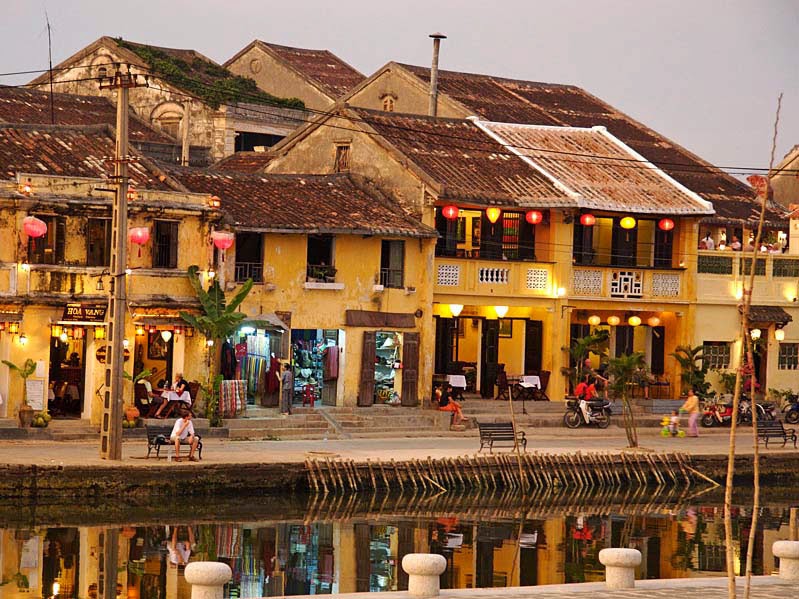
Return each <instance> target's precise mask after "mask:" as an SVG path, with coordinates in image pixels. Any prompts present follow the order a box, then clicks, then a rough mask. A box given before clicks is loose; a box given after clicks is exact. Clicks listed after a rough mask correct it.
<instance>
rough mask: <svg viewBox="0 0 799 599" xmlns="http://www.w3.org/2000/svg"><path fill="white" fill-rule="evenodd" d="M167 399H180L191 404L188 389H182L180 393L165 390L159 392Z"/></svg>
mask: <svg viewBox="0 0 799 599" xmlns="http://www.w3.org/2000/svg"><path fill="white" fill-rule="evenodd" d="M161 397H163V398H164V399H165V400H167V401H181V402H183V403H185V404H188V405H191V394H190V393H189V392H188V391H184V392H183V393H181V394H180V395H178V394H177V393H175V392H174V391H170V390H168V389H167V390H166V391H164V392H163V393H162V394H161Z"/></svg>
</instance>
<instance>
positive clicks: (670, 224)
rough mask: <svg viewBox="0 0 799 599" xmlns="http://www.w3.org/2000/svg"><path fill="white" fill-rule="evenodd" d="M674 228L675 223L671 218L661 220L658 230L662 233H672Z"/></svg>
mask: <svg viewBox="0 0 799 599" xmlns="http://www.w3.org/2000/svg"><path fill="white" fill-rule="evenodd" d="M673 228H674V221H673V220H671V219H670V218H661V219H660V221H658V229H660V230H661V231H671V230H672V229H673Z"/></svg>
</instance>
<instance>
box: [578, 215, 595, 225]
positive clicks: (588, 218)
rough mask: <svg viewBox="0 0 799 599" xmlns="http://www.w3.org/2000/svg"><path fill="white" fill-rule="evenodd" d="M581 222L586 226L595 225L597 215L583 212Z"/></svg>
mask: <svg viewBox="0 0 799 599" xmlns="http://www.w3.org/2000/svg"><path fill="white" fill-rule="evenodd" d="M580 224H581V225H583V226H584V227H593V226H594V225H595V224H596V216H594V215H593V214H590V213H589V214H583V215H582V216H581V217H580Z"/></svg>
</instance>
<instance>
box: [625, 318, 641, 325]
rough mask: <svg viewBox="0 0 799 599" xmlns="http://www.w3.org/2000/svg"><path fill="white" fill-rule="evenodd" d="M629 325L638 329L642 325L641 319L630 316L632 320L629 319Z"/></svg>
mask: <svg viewBox="0 0 799 599" xmlns="http://www.w3.org/2000/svg"><path fill="white" fill-rule="evenodd" d="M627 324H629V325H630V326H631V327H637V326H639V325H640V324H641V318H640V317H639V316H630V318H628V319H627Z"/></svg>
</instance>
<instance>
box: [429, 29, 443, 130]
mask: <svg viewBox="0 0 799 599" xmlns="http://www.w3.org/2000/svg"><path fill="white" fill-rule="evenodd" d="M430 37H431V38H433V66H432V67H430V108H429V109H428V114H429V115H430V116H436V115H437V114H438V50H439V48H440V47H441V40H445V39H447V36H446V35H444V34H443V33H431V34H430Z"/></svg>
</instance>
